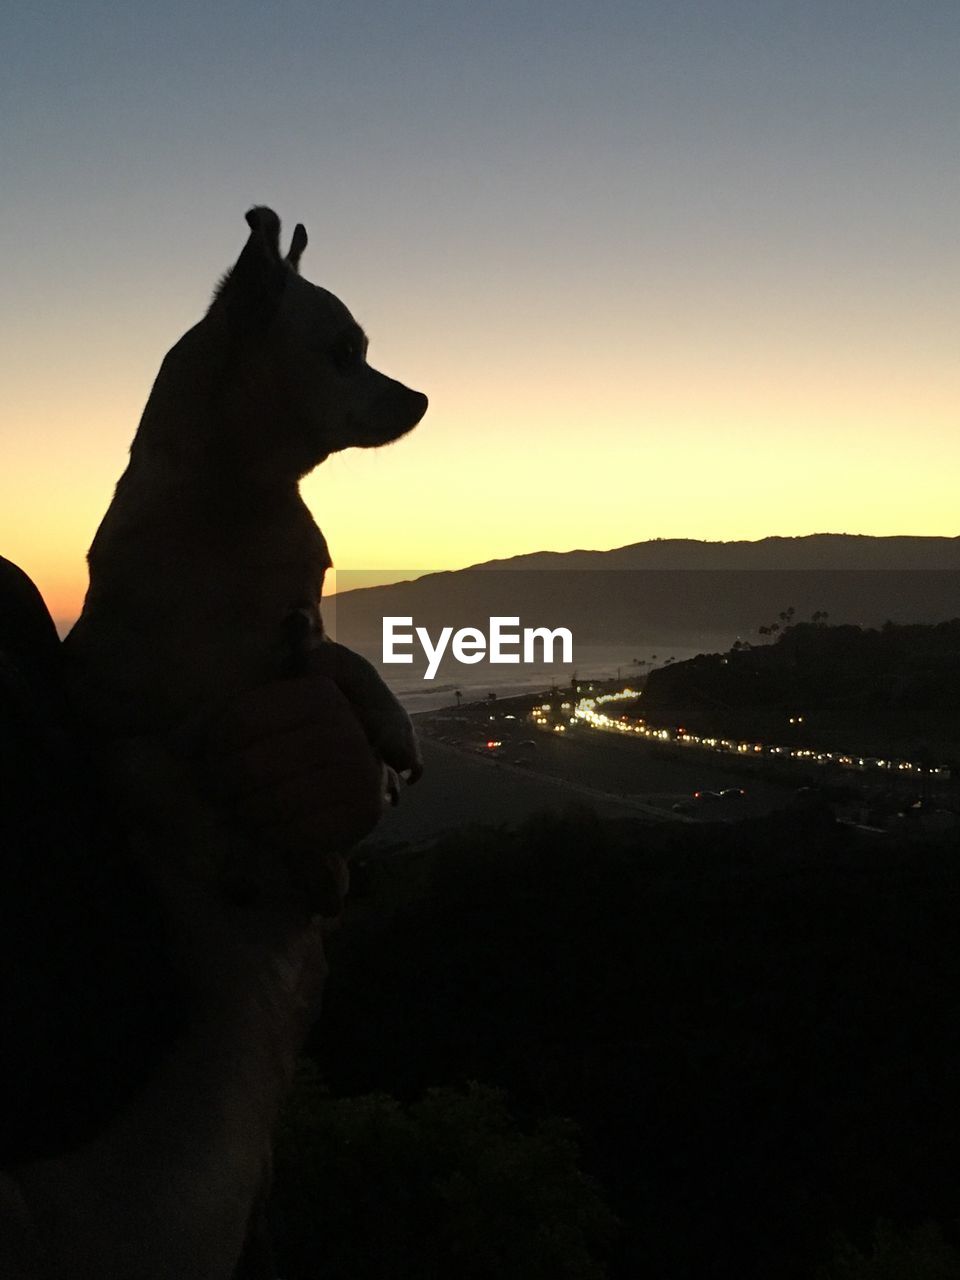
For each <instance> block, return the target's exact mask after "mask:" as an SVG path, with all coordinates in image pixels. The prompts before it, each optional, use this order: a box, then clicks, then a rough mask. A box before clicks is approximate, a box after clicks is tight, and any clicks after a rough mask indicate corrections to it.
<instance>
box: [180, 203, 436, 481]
mask: <svg viewBox="0 0 960 1280" xmlns="http://www.w3.org/2000/svg"><path fill="white" fill-rule="evenodd" d="M246 218H247V223H248V225H249V227H250V235H249V238H248V240H247V242H246V244H245V245H244V247H243V250H242V252H241V254H240V256H239V258H238V259H237V262H236V264H235V265H234V266H233V268H232V269H231V270H230V271H229V272H228V273H227V275H226V276H225V277H224V279H223V280H222V281H221V283H220V285H219V287H218V289H217V291H216V294H215V295H214V299H213V302H212V303H211V306H210V310H209V311H208V313H207V317H206V320H205V321H204V322H203V323H204V324H205V325H207V324H209V325H213V326H216V328H217V329H218V330H219V332H221V333H224V334H225V335H226V336H227V341H228V346H229V349H230V350H231V351H232V352H233V357H232V359H231V360H230V361H229V362H228V364H227V366H226V370H227V371H226V374H225V384H226V385H225V386H224V388H223V395H222V396H221V397H220V400H221V405H222V406H223V407H224V409H225V410H226V412H225V413H224V426H225V429H226V434H225V435H224V436H222V437H221V438H220V439H219V441H218V443H217V448H218V450H219V451H224V450H229V449H230V448H231V437H230V434H229V432H230V429H231V427H232V426H233V425H236V428H237V430H238V431H239V432H240V433H241V436H240V437H238V438H235V439H234V440H233V442H232V444H233V446H235V447H236V449H237V450H238V452H239V453H240V454H242V455H243V460H244V462H245V463H246V464H251V463H253V464H256V463H257V462H261V463H262V464H263V465H264V467H265V468H266V469H268V470H276V469H279V470H281V471H283V472H295V473H296V474H297V475H298V476H302V475H305V474H306V473H307V472H308V471H310V470H312V468H313V467H315V466H316V465H317V464H318V463H320V462H322V461H323V460H324V458H326V457H327V456H328V455H329V454H331V453H335V452H336V451H337V450H339V449H348V448H351V447H354V446H355V447H359V448H365V449H366V448H374V447H376V446H378V445H382V444H388V443H389V442H390V441H391V440H396V439H398V438H399V437H400V436H402V435H404V434H406V432H408V431H410V430H412V429H413V427H415V426H416V425H417V423H418V422H419V421H420V419H421V418H422V417H423V415H424V413H425V412H426V410H427V397H426V396H425V395H422V394H421V393H420V392H419V391H411V390H410V388H409V387H405V386H404V385H403V383H401V382H397V381H395V380H394V379H393V378H388V377H387V376H386V375H385V374H383V373H380V372H379V370H377V369H374V368H373V367H372V366H371V365H369V364H368V363H367V337H366V335H365V334H364V332H363V330H362V329H361V328H360V326H359V325H358V324H357V322H356V320H354V318H353V316H352V315H351V314H350V312H349V311H348V310H347V308H346V307H345V306H344V304H343V303H342V302H341V301H340V300H339V298H336V297H334V295H333V294H332V293H328V292H327V290H326V289H321V288H319V287H318V286H317V285H314V284H310V283H309V282H308V281H306V280H304V279H302V278H301V276H300V274H299V266H300V257H301V255H302V253H303V250H304V249H305V248H306V245H307V233H306V231H305V230H304V228H303V226H302V225H301V224H299V223H298V224H297V227H296V229H295V230H294V233H293V238H292V241H291V245H290V249H289V252H288V253H287V255H286V256H285V257H284V256H283V255H282V253H281V250H280V220H279V218H278V217H277V215H276V214H275V213H274V212H273V210H272V209H266V208H262V207H258V208H255V209H251V210H250V212H249V213H248V214H247V215H246Z"/></svg>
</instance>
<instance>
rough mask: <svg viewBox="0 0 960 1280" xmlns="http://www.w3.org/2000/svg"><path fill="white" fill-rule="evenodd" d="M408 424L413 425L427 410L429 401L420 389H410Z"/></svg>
mask: <svg viewBox="0 0 960 1280" xmlns="http://www.w3.org/2000/svg"><path fill="white" fill-rule="evenodd" d="M408 394H409V396H410V425H411V426H412V427H415V426H416V425H417V423H418V422H419V421H420V419H421V418H422V417H423V415H424V414H425V413H426V412H427V407H428V405H429V404H430V401H429V400H428V399H427V397H426V396H425V395H424V394H423V392H422V391H410V392H409V393H408Z"/></svg>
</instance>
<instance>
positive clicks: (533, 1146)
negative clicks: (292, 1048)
mask: <svg viewBox="0 0 960 1280" xmlns="http://www.w3.org/2000/svg"><path fill="white" fill-rule="evenodd" d="M274 1216H275V1221H276V1232H277V1239H278V1244H279V1252H280V1260H281V1265H280V1271H281V1274H283V1275H284V1276H286V1277H289V1278H290V1280H314V1278H316V1280H374V1278H376V1280H387V1278H390V1280H392V1278H394V1277H396V1278H397V1280H401V1277H410V1278H411V1280H413V1278H414V1277H415V1278H416V1280H431V1277H437V1278H438V1280H439V1278H440V1277H444V1278H446V1277H457V1280H492V1278H493V1277H497V1280H602V1278H603V1277H604V1276H605V1275H606V1271H605V1270H604V1268H603V1266H602V1265H601V1263H600V1261H599V1255H600V1253H601V1251H602V1249H603V1246H604V1244H605V1243H606V1242H607V1241H608V1240H609V1238H610V1235H611V1231H612V1230H613V1218H612V1215H611V1214H610V1212H609V1210H608V1209H607V1208H606V1207H605V1205H604V1203H603V1201H602V1199H601V1197H600V1194H599V1192H598V1189H597V1188H596V1187H595V1186H594V1185H593V1184H592V1183H591V1182H590V1181H589V1180H588V1179H587V1178H585V1177H584V1176H583V1174H582V1173H581V1172H580V1170H579V1169H578V1167H577V1149H576V1145H575V1143H574V1140H573V1134H572V1128H571V1126H570V1125H569V1123H567V1122H564V1121H560V1120H548V1121H543V1122H539V1123H535V1124H532V1125H529V1126H526V1127H521V1126H520V1125H519V1124H518V1122H517V1120H516V1119H515V1118H514V1117H513V1116H512V1115H511V1113H510V1111H509V1109H508V1107H507V1105H506V1101H505V1099H504V1096H503V1095H502V1094H501V1093H500V1092H498V1091H497V1090H494V1089H488V1088H484V1087H482V1086H481V1085H477V1084H473V1085H470V1086H469V1087H468V1088H466V1089H465V1090H457V1089H431V1090H429V1091H428V1092H427V1093H426V1094H425V1095H424V1096H423V1098H422V1099H420V1101H418V1102H416V1103H413V1104H411V1105H408V1106H403V1105H401V1104H400V1103H399V1102H397V1101H396V1100H395V1099H394V1098H390V1097H387V1096H386V1095H383V1094H372V1095H368V1096H365V1097H359V1098H331V1097H329V1095H327V1094H326V1093H325V1091H324V1090H323V1089H322V1088H321V1087H320V1085H319V1084H318V1081H317V1077H316V1074H315V1072H307V1073H305V1074H304V1077H303V1078H302V1079H301V1081H300V1084H299V1087H298V1088H297V1090H296V1092H295V1094H294V1096H293V1099H292V1100H291V1103H290V1106H289V1107H288V1109H287V1114H286V1116H285V1119H284V1123H283V1127H282V1131H281V1139H280V1143H279V1149H278V1155H277V1185H276V1190H275V1194H274Z"/></svg>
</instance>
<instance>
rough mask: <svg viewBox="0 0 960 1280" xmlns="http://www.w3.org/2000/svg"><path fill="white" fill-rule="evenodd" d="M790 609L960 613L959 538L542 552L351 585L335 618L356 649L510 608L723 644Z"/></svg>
mask: <svg viewBox="0 0 960 1280" xmlns="http://www.w3.org/2000/svg"><path fill="white" fill-rule="evenodd" d="M348 576H349V575H348ZM789 606H792V607H793V608H794V609H795V610H796V617H797V618H807V617H810V616H811V615H812V614H813V613H814V612H817V611H822V610H826V611H827V612H828V613H829V615H830V619H831V621H832V622H842V623H854V624H857V625H861V626H879V625H881V624H882V623H884V622H885V621H887V620H888V619H892V620H893V621H895V622H926V623H932V622H940V621H943V620H945V619H947V618H951V617H953V616H955V615H956V614H957V613H958V612H960V538H907V537H902V538H872V537H863V536H855V535H849V534H814V535H811V536H809V537H803V538H764V539H761V540H760V541H757V542H697V541H693V540H688V539H677V540H662V541H660V540H658V541H653V542H641V543H636V544H634V545H632V546H627V547H619V548H616V549H614V550H611V551H569V552H547V551H543V552H535V553H533V554H530V555H523V556H517V557H515V558H513V559H511V560H491V561H488V562H486V563H484V564H479V565H474V566H471V567H470V568H466V569H461V570H457V571H453V572H445V573H431V574H426V575H424V576H423V577H420V578H417V579H415V580H414V581H410V582H400V583H395V584H392V585H389V586H381V587H371V588H366V589H360V590H355V591H345V592H342V593H341V594H339V595H337V596H336V597H334V598H332V599H331V600H330V601H328V602H327V604H326V606H325V607H326V614H325V616H326V618H327V623H328V626H330V627H331V628H332V629H335V630H336V633H337V635H338V637H339V638H340V639H341V640H343V641H345V642H346V643H348V644H350V643H354V644H357V643H363V642H364V641H366V642H369V641H370V640H371V639H375V638H376V637H378V636H379V634H380V628H381V619H382V617H383V616H384V615H391V614H392V615H399V616H409V617H413V619H414V621H415V623H416V624H417V625H423V626H426V627H428V628H430V629H431V631H434V630H436V629H439V627H441V626H454V627H458V626H467V625H474V626H476V625H480V626H483V625H485V624H486V620H487V619H488V618H489V617H491V616H494V615H498V614H499V615H504V616H518V617H520V619H521V623H522V625H528V626H551V627H557V626H566V627H569V628H570V629H571V630H572V631H573V633H574V638H575V640H576V641H579V642H581V643H584V642H589V643H627V644H630V643H634V642H636V643H637V644H638V645H639V644H640V643H641V642H642V641H643V640H644V639H645V638H647V637H651V636H656V637H657V638H658V639H661V640H662V641H667V640H672V641H674V642H676V643H677V644H690V645H700V644H701V643H709V644H710V647H717V646H718V644H719V643H721V642H722V640H723V638H726V640H727V642H728V643H730V642H732V641H733V640H734V639H735V638H736V637H737V636H742V637H743V638H744V639H746V638H748V637H750V636H752V635H754V634H755V633H756V629H757V627H758V626H759V625H761V624H763V623H764V622H768V621H769V619H770V617H775V616H776V615H777V614H778V613H779V612H780V611H781V610H783V609H785V608H787V607H789ZM707 638H709V641H708V640H707Z"/></svg>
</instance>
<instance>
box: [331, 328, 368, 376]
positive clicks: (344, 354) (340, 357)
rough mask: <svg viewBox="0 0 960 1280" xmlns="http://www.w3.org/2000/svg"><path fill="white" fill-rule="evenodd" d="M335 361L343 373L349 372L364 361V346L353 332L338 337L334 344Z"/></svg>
mask: <svg viewBox="0 0 960 1280" xmlns="http://www.w3.org/2000/svg"><path fill="white" fill-rule="evenodd" d="M333 363H334V364H335V365H336V367H337V368H338V369H339V370H340V372H341V373H349V372H350V371H351V370H352V369H356V368H358V367H359V365H361V364H362V363H363V346H362V344H361V342H360V339H359V338H357V337H354V336H353V335H352V334H345V335H344V336H343V337H341V338H338V339H337V341H336V342H335V343H334V345H333Z"/></svg>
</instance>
